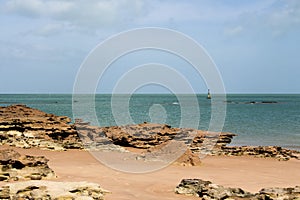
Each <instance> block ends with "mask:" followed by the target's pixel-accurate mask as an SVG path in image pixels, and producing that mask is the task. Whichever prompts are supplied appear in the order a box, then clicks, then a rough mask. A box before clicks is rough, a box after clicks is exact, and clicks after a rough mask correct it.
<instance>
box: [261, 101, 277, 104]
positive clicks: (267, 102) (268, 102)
mask: <svg viewBox="0 0 300 200" xmlns="http://www.w3.org/2000/svg"><path fill="white" fill-rule="evenodd" d="M261 103H266V104H271V103H278V102H277V101H262V102H261Z"/></svg>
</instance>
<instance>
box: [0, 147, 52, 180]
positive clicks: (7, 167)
mask: <svg viewBox="0 0 300 200" xmlns="http://www.w3.org/2000/svg"><path fill="white" fill-rule="evenodd" d="M47 163H48V159H46V158H45V157H44V156H29V155H25V156H21V155H20V154H19V153H18V152H16V151H14V150H12V149H4V150H0V181H10V180H15V181H16V180H41V179H48V178H54V177H56V176H55V174H54V172H53V170H52V169H50V168H49V166H48V164H47Z"/></svg>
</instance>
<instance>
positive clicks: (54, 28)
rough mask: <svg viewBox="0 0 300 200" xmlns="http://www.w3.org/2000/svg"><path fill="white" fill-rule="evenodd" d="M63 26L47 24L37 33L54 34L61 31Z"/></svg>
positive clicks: (43, 34) (42, 34)
mask: <svg viewBox="0 0 300 200" xmlns="http://www.w3.org/2000/svg"><path fill="white" fill-rule="evenodd" d="M63 28H64V25H63V24H58V23H56V24H46V25H45V26H43V27H42V28H41V29H40V30H38V31H37V34H38V35H41V36H49V35H54V34H57V33H59V32H60V31H61V30H62V29H63Z"/></svg>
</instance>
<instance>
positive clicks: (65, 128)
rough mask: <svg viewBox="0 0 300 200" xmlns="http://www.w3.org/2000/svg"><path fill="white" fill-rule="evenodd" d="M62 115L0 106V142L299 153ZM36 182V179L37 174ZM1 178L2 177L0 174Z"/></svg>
mask: <svg viewBox="0 0 300 200" xmlns="http://www.w3.org/2000/svg"><path fill="white" fill-rule="evenodd" d="M70 122H71V119H70V118H68V117H64V116H56V115H53V114H47V113H45V112H42V111H40V110H37V109H33V108H29V107H27V106H25V105H11V106H8V107H0V144H7V145H11V146H16V147H20V148H31V147H38V148H41V149H48V150H58V151H60V150H67V149H83V148H85V149H88V150H100V151H118V152H127V150H126V147H131V148H136V149H140V150H150V151H151V150H152V149H157V148H159V147H162V146H164V145H166V144H168V143H169V142H170V141H171V140H175V141H179V142H181V143H183V144H186V145H187V146H188V148H189V149H190V150H191V151H192V153H193V154H195V155H199V154H208V155H230V156H240V155H247V156H255V157H272V158H276V159H278V160H289V159H291V158H296V159H299V155H300V153H299V152H297V151H293V150H288V149H283V148H281V147H276V146H267V147H249V146H247V147H245V146H244V147H240V146H228V144H229V143H230V142H231V140H232V138H233V137H234V136H235V134H233V133H227V132H222V133H215V132H208V131H201V130H195V129H187V128H172V127H171V126H169V125H165V124H149V123H143V124H137V125H126V126H111V127H96V126H91V125H90V124H89V123H86V122H83V121H82V120H76V122H75V124H71V123H70ZM35 178H38V176H36V177H35ZM0 179H4V177H3V176H2V175H0Z"/></svg>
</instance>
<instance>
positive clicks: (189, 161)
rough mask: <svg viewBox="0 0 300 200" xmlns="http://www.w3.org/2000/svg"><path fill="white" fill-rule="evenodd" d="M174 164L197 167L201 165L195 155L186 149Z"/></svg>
mask: <svg viewBox="0 0 300 200" xmlns="http://www.w3.org/2000/svg"><path fill="white" fill-rule="evenodd" d="M174 163H175V164H179V165H182V166H198V165H200V164H201V160H200V158H199V156H198V155H197V154H194V153H193V152H192V151H191V150H190V149H187V150H186V152H185V153H184V154H183V155H182V156H180V157H179V158H178V159H177V160H176V161H175V162H174Z"/></svg>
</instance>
